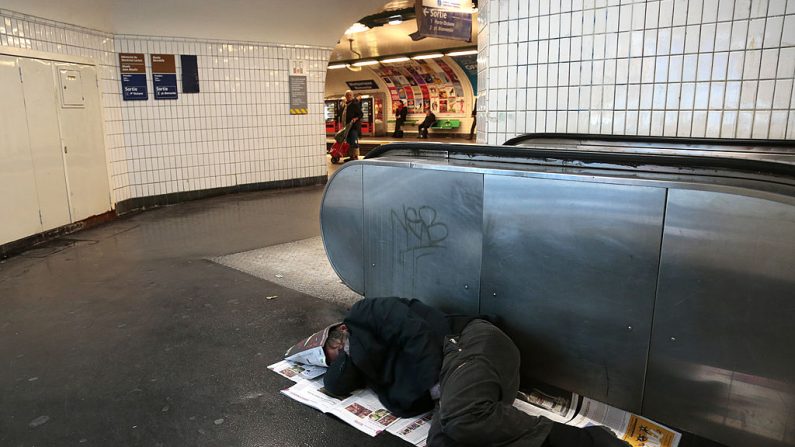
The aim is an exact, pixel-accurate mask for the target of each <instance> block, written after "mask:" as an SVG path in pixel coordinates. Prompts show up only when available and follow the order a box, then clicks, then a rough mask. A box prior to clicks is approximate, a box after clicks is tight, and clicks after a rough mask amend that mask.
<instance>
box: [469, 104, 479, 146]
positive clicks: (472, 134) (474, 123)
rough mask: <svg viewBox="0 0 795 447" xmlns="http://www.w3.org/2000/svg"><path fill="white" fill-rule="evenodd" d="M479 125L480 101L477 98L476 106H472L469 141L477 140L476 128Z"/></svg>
mask: <svg viewBox="0 0 795 447" xmlns="http://www.w3.org/2000/svg"><path fill="white" fill-rule="evenodd" d="M477 125H478V99H477V98H475V105H474V106H472V127H471V128H470V129H469V138H467V140H471V139H473V138H475V127H477Z"/></svg>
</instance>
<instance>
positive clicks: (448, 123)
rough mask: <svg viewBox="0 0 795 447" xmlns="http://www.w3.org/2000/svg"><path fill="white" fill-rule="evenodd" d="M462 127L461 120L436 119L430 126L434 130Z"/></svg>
mask: <svg viewBox="0 0 795 447" xmlns="http://www.w3.org/2000/svg"><path fill="white" fill-rule="evenodd" d="M459 127H461V120H436V122H435V123H433V126H431V127H430V128H431V129H433V130H453V129H458V128H459Z"/></svg>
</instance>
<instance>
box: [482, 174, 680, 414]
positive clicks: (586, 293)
mask: <svg viewBox="0 0 795 447" xmlns="http://www.w3.org/2000/svg"><path fill="white" fill-rule="evenodd" d="M664 202H665V189H664V188H653V187H638V186H626V185H610V184H594V183H585V182H576V181H561V180H546V179H534V178H521V177H507V176H495V175H489V176H486V179H485V199H484V206H485V209H484V236H483V238H484V240H483V276H482V283H481V287H482V294H481V297H482V298H481V312H484V313H487V314H497V315H500V316H501V317H502V319H503V321H502V324H503V327H504V328H505V330H506V332H507V333H508V334H509V335H510V336H511V337H512V338H513V340H515V341H516V343H517V345H518V346H519V348H520V350H521V352H522V356H523V357H522V376H523V378H524V379H536V380H542V381H544V382H547V383H550V384H553V385H556V386H559V387H561V388H564V389H568V390H573V391H576V392H578V393H581V394H583V395H586V396H589V397H592V398H595V399H598V400H600V401H603V402H607V403H610V404H612V405H615V406H617V407H621V408H624V409H627V410H631V411H639V410H640V406H641V400H642V388H643V374H644V369H645V364H646V354H647V351H648V338H649V333H650V331H651V315H652V309H653V306H654V293H655V285H656V278H657V266H658V261H659V248H660V237H661V233H662V221H663V209H664Z"/></svg>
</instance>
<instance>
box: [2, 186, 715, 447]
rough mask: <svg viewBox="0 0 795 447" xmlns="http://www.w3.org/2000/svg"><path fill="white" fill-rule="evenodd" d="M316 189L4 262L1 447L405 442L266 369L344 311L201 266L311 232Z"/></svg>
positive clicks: (110, 230)
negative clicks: (296, 395)
mask: <svg viewBox="0 0 795 447" xmlns="http://www.w3.org/2000/svg"><path fill="white" fill-rule="evenodd" d="M322 191H323V190H322V188H321V187H313V188H302V189H293V190H287V191H273V192H256V193H246V194H238V195H229V196H222V197H217V198H213V199H206V200H201V201H195V202H188V203H183V204H179V205H174V206H170V207H165V208H160V209H156V210H152V211H148V212H145V213H141V214H138V215H134V216H132V217H128V218H123V219H119V220H117V221H115V222H112V223H109V224H106V225H104V226H101V227H97V228H95V229H92V230H89V231H84V232H80V233H76V234H73V235H71V236H69V237H67V238H62V239H60V240H57V241H54V242H53V243H51V244H48V245H47V246H43V247H39V248H36V249H34V250H31V251H29V252H27V253H25V254H23V255H20V256H17V257H14V258H11V259H8V260H6V261H3V262H0V309H2V313H0V365H2V368H0V446H3V447H6V446H69V445H75V446H138V445H140V446H321V447H322V446H340V445H344V446H376V445H377V446H386V447H390V446H407V445H408V444H406V443H404V442H403V441H400V440H399V439H398V438H396V437H393V436H391V435H388V434H381V435H380V436H378V437H376V438H370V437H368V436H366V435H364V434H362V433H360V432H359V431H357V430H355V429H353V428H351V427H349V426H348V425H346V424H344V423H342V422H339V421H337V420H336V419H334V418H332V417H330V416H327V415H324V414H322V413H320V412H317V411H315V410H312V409H310V408H308V407H306V406H304V405H301V404H299V403H297V402H294V401H292V400H290V399H288V398H286V397H284V396H282V395H281V394H280V393H279V391H280V390H281V389H283V388H286V387H289V386H290V385H291V384H292V382H290V381H288V380H287V379H284V378H282V377H280V376H278V375H276V374H275V373H273V372H271V371H268V370H267V369H266V367H267V365H269V364H271V363H274V362H276V361H278V360H280V359H281V357H282V354H283V353H284V351H285V349H286V348H287V347H289V346H290V345H292V344H293V343H294V342H295V341H296V340H299V339H301V338H302V337H304V336H306V335H307V334H308V333H309V332H311V330H312V329H313V328H320V327H323V326H325V325H326V324H329V323H331V322H334V321H339V320H340V319H341V317H342V315H343V314H344V312H345V310H346V309H345V308H344V307H343V306H341V305H338V304H333V303H331V302H329V301H325V300H320V299H317V298H314V297H311V296H308V295H305V294H302V293H300V292H297V291H295V290H292V289H290V288H286V287H283V286H280V285H278V284H275V283H272V282H269V281H266V280H263V279H259V278H256V277H254V276H250V275H248V274H245V273H242V272H239V271H236V270H233V269H231V268H227V267H224V266H222V265H219V264H216V263H213V262H211V261H209V260H208V258H214V257H218V256H223V255H227V254H231V253H239V252H243V251H248V250H253V249H259V248H262V247H271V246H276V245H278V244H283V243H287V242H291V241H302V240H305V239H307V238H312V237H317V236H318V235H319V224H318V211H319V206H320V200H321V195H322ZM273 295H276V296H278V298H276V299H272V300H267V299H266V298H265V297H267V296H273ZM696 446H697V447H706V446H709V447H715V446H717V444H714V443H711V442H708V441H705V440H703V439H699V438H696V437H693V436H691V435H688V434H686V433H685V434H684V437H683V440H682V442H681V443H680V447H696Z"/></svg>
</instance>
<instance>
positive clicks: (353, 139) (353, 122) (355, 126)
mask: <svg viewBox="0 0 795 447" xmlns="http://www.w3.org/2000/svg"><path fill="white" fill-rule="evenodd" d="M343 115H344V116H343V118H344V119H345V125H346V126H347V125H348V124H350V130H348V137H347V138H346V141H347V143H348V146H349V148H350V149H349V151H348V158H346V159H345V160H343V161H344V162H346V163H347V162H349V161H354V160H358V159H359V134H360V133H361V129H362V127H361V126H362V123H361V120H362V118H363V117H364V113H362V105H361V103H360V102H359V101H357V100H356V98H354V97H353V92H352V91H350V90H348V91H347V92H345V109H344V111H343Z"/></svg>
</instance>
